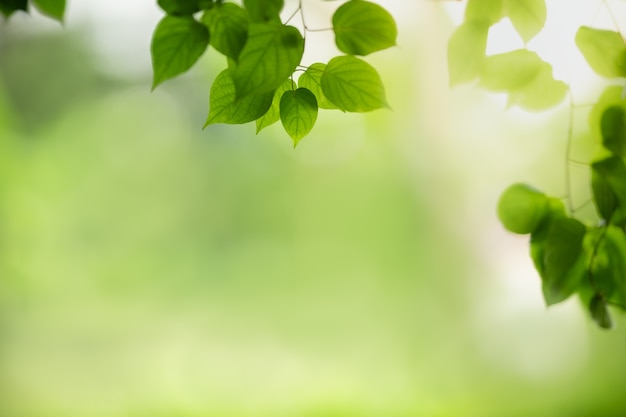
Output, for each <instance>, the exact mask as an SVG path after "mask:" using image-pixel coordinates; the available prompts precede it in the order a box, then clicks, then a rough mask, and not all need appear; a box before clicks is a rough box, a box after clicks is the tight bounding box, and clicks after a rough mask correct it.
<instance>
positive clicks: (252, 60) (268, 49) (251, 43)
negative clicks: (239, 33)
mask: <svg viewBox="0 0 626 417" xmlns="http://www.w3.org/2000/svg"><path fill="white" fill-rule="evenodd" d="M303 53H304V39H303V38H302V35H301V34H300V32H299V31H298V29H296V28H295V27H293V26H284V25H282V24H278V23H253V24H251V25H250V27H249V30H248V41H247V42H246V44H245V46H244V47H243V49H242V51H241V54H240V55H239V63H238V64H237V66H236V68H235V71H234V74H233V80H234V81H235V88H236V89H237V95H238V96H245V95H248V94H253V93H260V92H264V91H274V90H276V89H277V88H278V87H279V86H280V85H281V84H282V83H283V82H284V81H285V80H286V79H287V77H289V76H290V75H291V74H292V73H293V71H294V70H295V69H296V67H297V66H298V64H299V63H300V60H301V59H302V54H303Z"/></svg>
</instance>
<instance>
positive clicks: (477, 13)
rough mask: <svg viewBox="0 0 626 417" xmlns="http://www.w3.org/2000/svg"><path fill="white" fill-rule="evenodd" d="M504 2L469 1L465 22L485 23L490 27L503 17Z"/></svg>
mask: <svg viewBox="0 0 626 417" xmlns="http://www.w3.org/2000/svg"><path fill="white" fill-rule="evenodd" d="M502 1H503V0H468V2H467V6H466V7H465V21H472V20H473V21H483V22H484V23H486V24H487V25H488V26H491V25H493V24H494V23H497V22H498V21H500V19H502V17H503V4H502Z"/></svg>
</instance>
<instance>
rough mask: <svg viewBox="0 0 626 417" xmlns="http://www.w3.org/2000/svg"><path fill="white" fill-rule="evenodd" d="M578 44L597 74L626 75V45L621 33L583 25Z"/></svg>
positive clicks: (577, 39) (606, 75) (579, 30)
mask: <svg viewBox="0 0 626 417" xmlns="http://www.w3.org/2000/svg"><path fill="white" fill-rule="evenodd" d="M576 45H577V46H578V49H579V50H580V52H582V54H583V56H584V57H585V60H586V61H587V63H588V64H589V66H590V67H591V69H593V70H594V71H595V72H596V74H598V75H601V76H603V77H609V78H615V77H624V76H626V45H624V39H623V38H622V36H621V35H620V34H619V33H617V32H614V31H611V30H602V29H594V28H590V27H587V26H581V27H580V29H578V32H577V33H576Z"/></svg>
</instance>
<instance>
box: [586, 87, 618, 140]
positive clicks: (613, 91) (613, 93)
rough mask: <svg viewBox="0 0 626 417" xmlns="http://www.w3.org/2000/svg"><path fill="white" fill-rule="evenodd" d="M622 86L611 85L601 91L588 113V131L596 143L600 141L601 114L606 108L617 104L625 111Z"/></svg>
mask: <svg viewBox="0 0 626 417" xmlns="http://www.w3.org/2000/svg"><path fill="white" fill-rule="evenodd" d="M623 91H624V88H623V87H621V86H617V85H612V86H609V87H607V88H605V90H604V91H603V92H602V94H601V95H600V98H599V99H598V100H597V101H596V103H595V104H594V105H593V107H592V109H591V112H590V113H589V131H590V133H591V136H592V138H593V140H594V141H595V142H596V143H602V141H603V138H602V129H601V125H602V116H603V114H604V112H605V111H606V109H608V108H609V107H611V106H618V107H621V108H623V109H624V110H625V111H626V100H624V98H623V97H622V93H623Z"/></svg>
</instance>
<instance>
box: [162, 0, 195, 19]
mask: <svg viewBox="0 0 626 417" xmlns="http://www.w3.org/2000/svg"><path fill="white" fill-rule="evenodd" d="M157 4H158V5H159V7H160V8H161V9H163V11H164V12H165V13H167V14H169V15H173V16H188V15H192V14H194V13H195V12H197V11H199V10H200V4H199V2H198V0H158V1H157Z"/></svg>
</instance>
